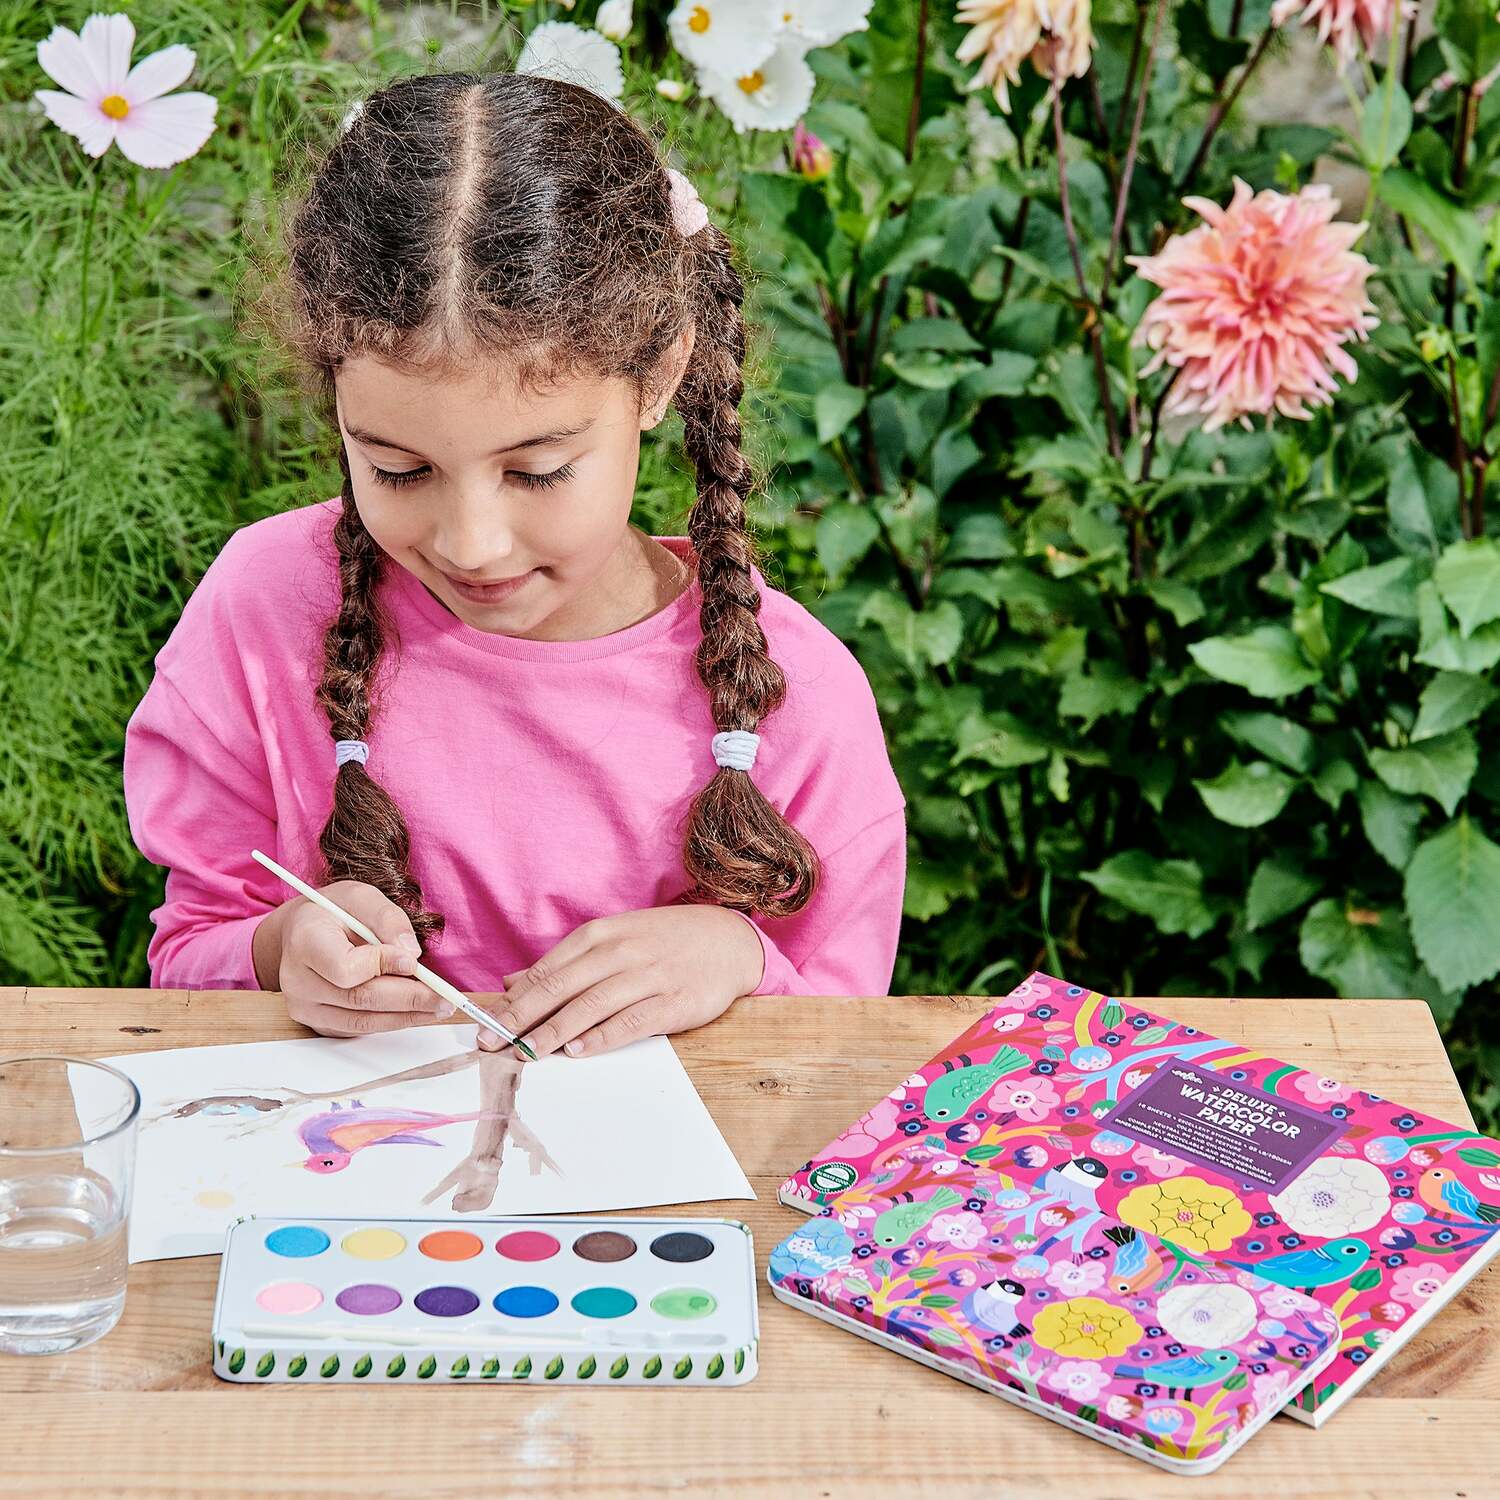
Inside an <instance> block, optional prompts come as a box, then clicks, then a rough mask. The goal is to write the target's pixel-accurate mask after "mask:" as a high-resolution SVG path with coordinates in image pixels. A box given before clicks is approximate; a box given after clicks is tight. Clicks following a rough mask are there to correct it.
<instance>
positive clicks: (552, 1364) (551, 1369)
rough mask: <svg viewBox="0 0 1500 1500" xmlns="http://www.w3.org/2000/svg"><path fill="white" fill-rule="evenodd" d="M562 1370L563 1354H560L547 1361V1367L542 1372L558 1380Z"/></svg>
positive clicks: (551, 1378) (549, 1377)
mask: <svg viewBox="0 0 1500 1500" xmlns="http://www.w3.org/2000/svg"><path fill="white" fill-rule="evenodd" d="M562 1372H563V1362H562V1355H560V1354H558V1355H555V1356H554V1357H553V1358H552V1359H550V1360H548V1361H547V1368H546V1369H545V1370H543V1371H542V1374H543V1375H545V1376H546V1377H547V1379H548V1380H556V1379H557V1377H558V1376H559V1375H561V1374H562Z"/></svg>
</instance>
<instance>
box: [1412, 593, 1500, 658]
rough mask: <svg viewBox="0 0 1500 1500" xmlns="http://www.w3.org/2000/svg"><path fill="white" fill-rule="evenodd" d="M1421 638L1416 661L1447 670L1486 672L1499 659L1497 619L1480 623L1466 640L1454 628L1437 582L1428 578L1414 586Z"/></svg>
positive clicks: (1499, 630)
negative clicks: (1484, 623) (1426, 580)
mask: <svg viewBox="0 0 1500 1500" xmlns="http://www.w3.org/2000/svg"><path fill="white" fill-rule="evenodd" d="M1417 619H1418V621H1419V624H1420V638H1419V640H1418V643H1417V660H1418V661H1419V662H1421V663H1422V664H1423V666H1427V667H1437V668H1439V669H1440V670H1442V671H1447V672H1488V671H1489V670H1490V668H1491V667H1493V666H1494V665H1495V663H1496V662H1500V622H1496V623H1494V624H1491V625H1481V626H1480V627H1479V629H1478V630H1476V631H1475V632H1474V634H1473V635H1472V636H1470V637H1469V638H1468V639H1467V640H1465V639H1464V637H1463V636H1462V635H1460V634H1459V632H1458V631H1457V630H1455V629H1454V628H1453V625H1452V622H1451V616H1450V615H1449V614H1448V611H1447V610H1446V609H1445V608H1444V607H1443V601H1442V599H1441V597H1440V596H1439V594H1438V591H1437V585H1436V584H1435V583H1433V582H1432V581H1431V580H1429V581H1428V582H1426V583H1423V584H1420V585H1419V586H1418V588H1417Z"/></svg>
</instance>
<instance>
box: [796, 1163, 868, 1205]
mask: <svg viewBox="0 0 1500 1500" xmlns="http://www.w3.org/2000/svg"><path fill="white" fill-rule="evenodd" d="M807 1181H808V1185H809V1186H810V1187H811V1188H812V1190H813V1191H814V1192H815V1193H820V1194H825V1195H827V1196H829V1197H831V1196H832V1195H833V1194H835V1193H842V1192H843V1191H844V1190H845V1189H846V1188H852V1187H853V1186H854V1184H855V1183H856V1182H858V1181H859V1173H858V1172H856V1171H855V1170H854V1168H853V1167H851V1166H850V1165H849V1163H848V1162H846V1161H825V1162H820V1163H819V1164H818V1165H817V1166H816V1167H814V1168H813V1169H812V1171H811V1172H809V1173H808V1176H807Z"/></svg>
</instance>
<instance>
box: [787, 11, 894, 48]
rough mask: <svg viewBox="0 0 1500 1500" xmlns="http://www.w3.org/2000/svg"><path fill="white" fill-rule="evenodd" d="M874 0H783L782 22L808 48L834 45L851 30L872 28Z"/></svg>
mask: <svg viewBox="0 0 1500 1500" xmlns="http://www.w3.org/2000/svg"><path fill="white" fill-rule="evenodd" d="M872 4H874V0H781V7H780V9H781V21H782V25H784V26H785V27H786V28H787V30H789V31H791V32H794V33H795V34H796V35H797V36H800V37H801V38H802V40H803V41H804V42H806V43H807V45H808V46H809V47H831V46H832V45H833V44H834V43H835V42H836V41H838V40H839V39H840V38H841V37H846V36H848V35H849V33H850V32H851V31H867V30H869V26H870V22H869V19H868V18H869V14H870V6H871V5H872Z"/></svg>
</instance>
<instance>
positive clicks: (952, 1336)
mask: <svg viewBox="0 0 1500 1500" xmlns="http://www.w3.org/2000/svg"><path fill="white" fill-rule="evenodd" d="M922 1337H923V1338H924V1339H926V1340H927V1342H928V1343H929V1344H937V1345H938V1346H939V1347H940V1348H943V1349H957V1348H958V1347H959V1346H960V1345H961V1344H962V1343H963V1335H962V1334H959V1333H955V1332H954V1331H953V1330H952V1329H951V1328H949V1327H948V1325H947V1324H946V1323H939V1324H938V1325H937V1326H936V1327H935V1328H929V1329H928V1330H927V1331H926V1332H925V1333H924V1334H923V1335H922Z"/></svg>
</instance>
